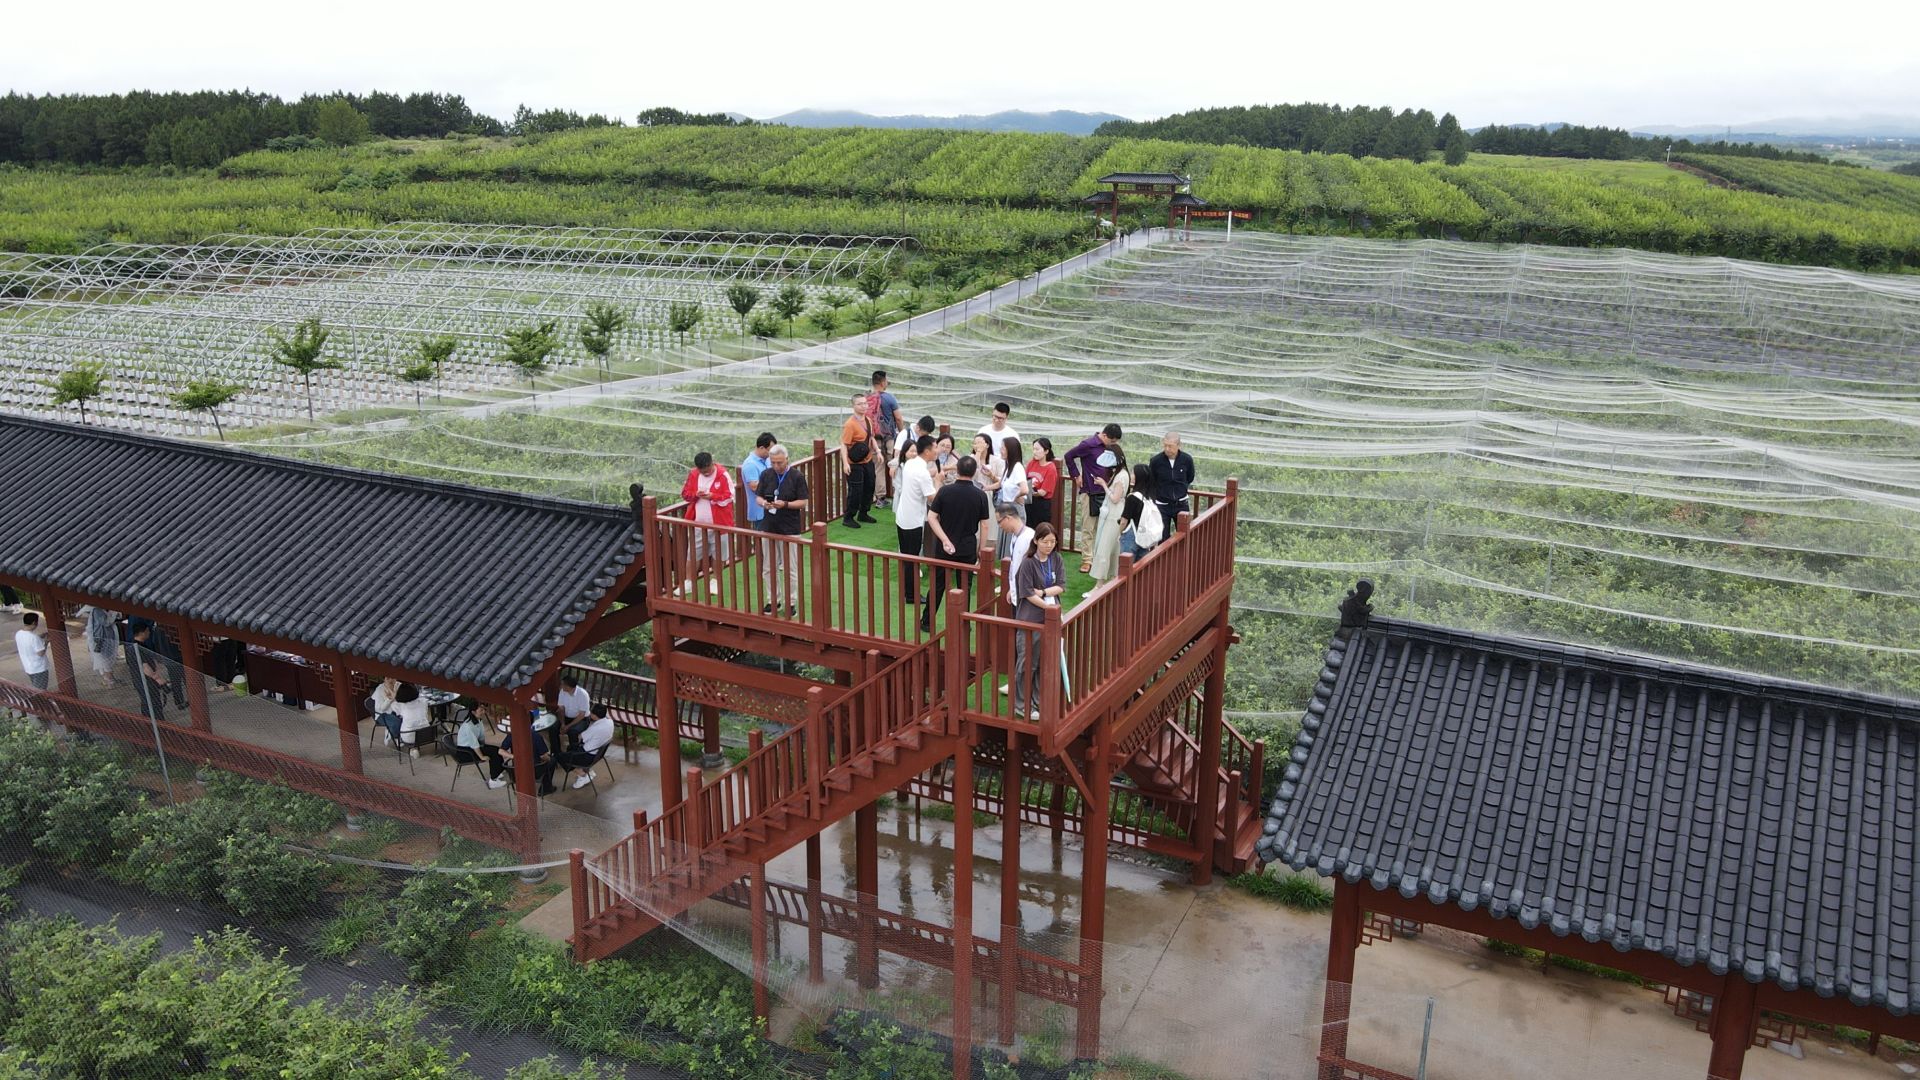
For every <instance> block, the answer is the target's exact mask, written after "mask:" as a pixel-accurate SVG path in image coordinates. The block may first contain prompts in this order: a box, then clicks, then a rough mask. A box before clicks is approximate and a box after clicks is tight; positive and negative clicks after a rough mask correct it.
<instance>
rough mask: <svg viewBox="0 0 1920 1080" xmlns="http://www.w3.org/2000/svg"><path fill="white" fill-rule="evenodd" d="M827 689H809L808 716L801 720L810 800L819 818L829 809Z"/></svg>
mask: <svg viewBox="0 0 1920 1080" xmlns="http://www.w3.org/2000/svg"><path fill="white" fill-rule="evenodd" d="M826 696H827V690H826V687H824V686H815V687H812V688H811V689H809V690H808V691H807V718H806V720H804V721H802V722H801V725H800V729H801V730H802V731H804V732H806V740H807V790H808V791H810V792H811V793H812V795H811V796H810V799H809V801H810V802H811V803H812V804H813V815H812V816H813V817H814V818H816V819H817V818H819V817H820V815H822V814H824V813H826V810H827V736H826V730H825V729H826V722H825V721H824V720H823V719H822V717H823V716H825V709H824V708H823V703H824V702H825V701H826Z"/></svg>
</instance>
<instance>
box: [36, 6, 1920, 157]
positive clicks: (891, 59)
mask: <svg viewBox="0 0 1920 1080" xmlns="http://www.w3.org/2000/svg"><path fill="white" fill-rule="evenodd" d="M1201 11H1203V12H1205V13H1207V15H1208V21H1207V22H1206V23H1204V24H1203V23H1193V24H1189V25H1186V26H1180V27H1176V26H1173V25H1170V22H1171V20H1170V19H1169V16H1173V17H1176V18H1177V17H1178V16H1180V15H1182V14H1185V13H1189V12H1201ZM1095 16H1099V18H1098V19H1097V21H1096V19H1095ZM5 37H6V39H7V41H8V45H9V47H8V48H7V49H6V50H5V51H6V60H5V62H4V65H3V66H0V84H3V85H5V86H6V87H7V88H8V89H13V90H18V91H22V92H35V93H46V92H74V91H87V92H104V91H114V90H126V89H132V88H148V89H198V88H208V87H217V88H228V87H251V88H253V89H255V90H264V91H268V92H272V93H277V94H281V95H283V96H298V95H299V94H301V93H303V92H306V91H324V90H331V89H346V90H354V91H366V90H370V89H374V88H379V89H383V90H394V91H410V90H422V89H434V90H443V91H452V92H456V93H461V94H464V95H466V98H467V101H468V103H469V104H471V105H472V106H473V107H474V108H476V109H477V110H479V111H481V112H485V113H489V114H492V115H494V116H499V117H502V118H504V117H506V116H507V115H508V114H510V113H511V112H512V111H513V108H514V106H515V105H517V104H520V103H522V102H525V103H527V104H529V105H531V106H533V107H535V108H548V107H555V106H562V107H566V108H571V109H575V110H578V111H581V112H604V113H608V114H611V115H619V116H624V117H627V118H629V119H631V117H632V116H633V114H634V113H636V112H638V111H639V110H640V109H642V108H645V107H647V106H650V105H661V104H664V105H674V106H677V107H680V108H685V109H693V110H698V111H702V112H705V111H717V110H729V111H737V112H744V113H747V114H749V115H752V116H761V117H765V116H772V115H776V114H778V113H782V112H786V111H788V110H791V109H796V108H801V107H807V106H812V107H818V108H856V109H863V110H866V111H868V112H879V113H894V112H924V113H956V112H992V111H995V110H999V109H1007V108H1025V109H1037V110H1044V109H1055V108H1067V109H1084V110H1089V111H1107V112H1116V113H1120V114H1123V115H1126V116H1131V117H1135V118H1140V119H1145V118H1150V117H1154V116H1160V115H1164V114H1166V113H1169V112H1177V111H1180V110H1183V109H1191V108H1197V107H1202V106H1208V105H1230V104H1257V103H1271V102H1299V101H1322V102H1333V103H1338V104H1344V105H1354V104H1369V105H1392V106H1394V107H1396V108H1398V107H1407V106H1411V107H1415V108H1421V107H1424V108H1430V109H1433V110H1434V111H1435V112H1436V113H1439V112H1445V111H1449V110H1451V111H1452V112H1454V113H1455V114H1457V115H1458V116H1459V117H1460V120H1461V121H1462V122H1463V123H1465V124H1467V125H1469V126H1474V125H1479V124H1485V123H1494V122H1544V121H1553V120H1563V121H1568V122H1573V123H1590V124H1607V125H1613V126H1644V125H1655V124H1687V125H1695V124H1699V125H1721V124H1733V125H1735V126H1738V125H1739V124H1740V123H1741V122H1743V121H1753V120H1762V119H1771V118H1777V117H1790V116H1823V117H1824V116H1860V115H1870V114H1902V115H1913V114H1915V113H1920V2H1915V0H1875V2H1863V0H1829V2H1826V3H1821V4H1815V5H1806V4H1795V5H1792V7H1791V8H1788V7H1787V6H1786V5H1780V6H1779V7H1778V8H1777V9H1776V8H1775V7H1774V6H1773V5H1771V4H1769V3H1768V2H1767V0H1761V2H1760V3H1757V4H1755V3H1748V4H1740V5H1735V4H1729V3H1707V2H1705V0H1660V2H1648V0H1614V2H1610V3H1597V4H1566V3H1551V2H1543V0H1529V2H1527V3H1514V2H1507V0H1497V2H1488V0H1470V2H1468V3H1465V4H1441V3H1420V4H1412V3H1401V2H1397V0H1375V2H1373V3H1364V4H1363V3H1354V2H1344V3H1316V2H1313V0H1266V2H1259V3H1254V2H1244V0H1220V2H1216V3H1209V4H1199V5H1181V4H1166V3H1157V4H1134V3H1111V4H1101V3H1095V2H1088V0H1072V2H1063V0H1040V2H1035V0H1024V2H1012V0H972V2H966V0H962V2H959V3H939V4H936V3H916V2H913V0H904V2H903V0H891V2H887V3H880V2H873V0H855V2H832V0H829V2H825V3H804V2H794V0H780V2H767V0H731V2H719V3H699V2H695V3H686V2H678V0H675V2H665V0H639V2H637V3H636V2H625V3H611V2H608V3H591V2H580V0H545V2H537V3H536V2H529V0H517V2H512V3H500V2H493V0H473V2H469V3H460V4H456V3H446V2H441V3H432V4H423V3H418V2H409V0H385V2H369V0H335V2H328V3H319V4H313V3H262V2H259V0H250V2H248V3H238V2H232V0H212V2H209V0H174V2H172V3H153V2H151V0H147V2H142V3H126V2H122V0H91V2H68V3H19V4H10V5H8V11H7V13H6V17H5Z"/></svg>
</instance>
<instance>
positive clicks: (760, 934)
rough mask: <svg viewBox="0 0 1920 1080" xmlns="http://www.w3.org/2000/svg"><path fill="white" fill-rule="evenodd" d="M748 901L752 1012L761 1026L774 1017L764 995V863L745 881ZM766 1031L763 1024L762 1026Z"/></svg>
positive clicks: (765, 879)
mask: <svg viewBox="0 0 1920 1080" xmlns="http://www.w3.org/2000/svg"><path fill="white" fill-rule="evenodd" d="M747 895H748V903H750V904H752V905H753V906H752V908H751V909H749V911H748V912H747V928H748V934H749V936H750V937H751V938H752V941H753V1015H754V1016H755V1017H756V1018H757V1019H759V1021H760V1022H761V1024H762V1025H764V1024H766V1023H767V1022H768V1021H769V1020H770V1019H772V1017H773V1009H772V1005H771V1002H770V1001H769V999H768V994H767V868H766V865H765V864H758V865H756V866H754V868H753V873H752V874H751V875H749V878H748V883H747ZM761 1030H762V1031H764V1030H766V1029H765V1027H762V1028H761Z"/></svg>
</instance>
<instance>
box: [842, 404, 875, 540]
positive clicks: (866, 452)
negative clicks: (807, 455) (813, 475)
mask: <svg viewBox="0 0 1920 1080" xmlns="http://www.w3.org/2000/svg"><path fill="white" fill-rule="evenodd" d="M870 404H871V399H869V398H868V396H867V395H866V394H855V395H853V413H852V415H850V416H848V417H847V419H846V422H845V423H843V424H841V425H840V449H841V454H840V475H841V476H844V477H846V480H847V508H846V512H845V513H844V514H842V515H841V524H843V525H845V526H846V527H847V528H849V529H857V528H859V527H860V526H861V525H871V524H873V523H874V517H873V515H872V514H871V513H869V512H868V511H870V510H872V509H873V466H874V463H875V462H876V461H878V460H879V457H880V444H879V442H878V441H877V440H876V438H875V432H874V430H873V418H872V417H871V416H869V415H867V413H868V407H869V405H870Z"/></svg>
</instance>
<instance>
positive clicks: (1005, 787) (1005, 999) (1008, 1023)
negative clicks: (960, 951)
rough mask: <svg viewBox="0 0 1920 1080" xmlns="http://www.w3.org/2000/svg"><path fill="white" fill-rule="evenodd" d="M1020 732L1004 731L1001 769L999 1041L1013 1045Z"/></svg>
mask: <svg viewBox="0 0 1920 1080" xmlns="http://www.w3.org/2000/svg"><path fill="white" fill-rule="evenodd" d="M1020 744H1021V735H1020V733H1019V732H1017V731H1009V732H1007V761H1006V765H1005V766H1004V767H1003V768H1002V770H1001V773H1000V797H1001V804H1000V811H1001V813H1000V1045H1002V1046H1012V1045H1013V1038H1014V1034H1015V1031H1014V1011H1015V1008H1016V1007H1017V1006H1018V1004H1019V1000H1020V786H1021V783H1022V781H1023V777H1022V775H1021V764H1022V763H1021V760H1020Z"/></svg>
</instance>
